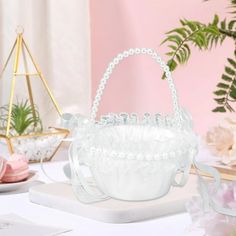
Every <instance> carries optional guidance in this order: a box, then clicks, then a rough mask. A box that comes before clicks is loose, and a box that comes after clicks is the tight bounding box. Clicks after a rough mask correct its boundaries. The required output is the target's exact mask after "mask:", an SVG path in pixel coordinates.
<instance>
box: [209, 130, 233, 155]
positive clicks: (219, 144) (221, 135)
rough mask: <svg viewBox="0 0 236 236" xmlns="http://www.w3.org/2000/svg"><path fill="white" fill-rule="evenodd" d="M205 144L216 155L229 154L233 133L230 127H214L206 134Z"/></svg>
mask: <svg viewBox="0 0 236 236" xmlns="http://www.w3.org/2000/svg"><path fill="white" fill-rule="evenodd" d="M206 144H207V146H208V147H209V149H210V150H211V152H212V154H214V155H216V156H230V155H231V153H232V148H233V145H234V134H233V133H232V132H231V131H230V129H227V128H223V127H220V126H218V127H214V128H213V129H212V130H210V131H208V132H207V134H206Z"/></svg>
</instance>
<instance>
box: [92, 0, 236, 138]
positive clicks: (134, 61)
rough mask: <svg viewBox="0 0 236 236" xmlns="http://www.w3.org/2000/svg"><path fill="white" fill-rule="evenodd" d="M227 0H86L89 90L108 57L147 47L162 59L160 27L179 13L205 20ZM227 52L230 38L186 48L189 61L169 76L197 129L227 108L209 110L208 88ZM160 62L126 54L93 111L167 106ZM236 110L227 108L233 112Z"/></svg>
mask: <svg viewBox="0 0 236 236" xmlns="http://www.w3.org/2000/svg"><path fill="white" fill-rule="evenodd" d="M228 3H229V1H227V0H211V1H209V2H206V3H204V2H203V1H202V0H191V1H189V0H165V1H161V0H139V1H137V0H128V1H127V0H113V1H111V0H99V1H97V0H91V5H90V7H91V25H92V31H91V34H92V91H93V94H92V95H93V97H94V94H95V91H96V88H97V86H98V82H99V80H100V79H101V77H102V75H103V72H104V71H105V69H106V66H107V65H108V63H109V62H110V61H111V60H112V59H113V57H114V56H115V55H116V54H117V53H119V52H120V51H123V50H125V49H128V48H130V47H151V48H154V49H156V50H157V51H158V52H159V53H160V54H161V55H163V58H164V59H167V57H166V56H165V55H164V54H165V52H166V51H167V47H166V46H165V45H164V46H160V42H161V41H162V40H163V38H164V33H165V32H166V31H168V30H170V29H172V28H173V27H176V26H179V24H178V21H179V19H180V18H186V19H195V20H199V21H202V22H206V23H207V22H209V21H211V20H212V19H213V16H214V14H215V13H217V14H219V15H220V16H221V17H222V19H223V18H224V17H226V16H227V15H226V13H225V12H227V11H228V9H226V6H227V4H228ZM232 55H233V42H232V41H231V40H227V41H225V43H224V45H223V46H222V47H218V48H216V49H214V50H212V51H210V52H200V51H198V50H196V49H194V50H193V52H192V57H191V59H190V61H189V63H188V64H187V65H185V66H181V67H179V68H178V69H177V70H176V71H175V72H174V73H173V77H174V79H175V82H176V86H177V90H178V93H179V99H180V103H181V106H183V107H186V108H188V109H189V110H190V112H191V113H192V116H193V119H194V124H195V129H196V131H197V132H199V133H201V134H203V133H205V132H206V130H207V129H209V127H211V126H213V125H215V124H217V123H218V122H219V121H220V120H221V119H222V118H223V117H225V116H229V115H230V114H229V113H228V114H219V113H212V112H211V110H212V109H213V108H215V105H216V104H215V103H214V101H213V94H212V92H213V91H214V89H215V86H216V83H217V81H219V79H220V77H221V74H222V72H223V69H224V64H225V62H226V58H227V57H228V56H232ZM160 76H161V70H160V68H159V67H158V66H157V65H156V64H155V63H154V62H153V61H152V60H151V59H150V58H148V57H147V56H145V57H142V56H136V57H135V58H134V57H132V58H129V59H127V60H126V61H124V62H123V63H122V64H120V65H119V66H118V67H117V69H116V70H115V72H114V74H113V76H112V77H111V80H110V81H109V83H108V86H107V89H106V91H105V93H104V97H103V100H102V102H101V106H100V109H99V114H104V113H107V112H110V111H112V112H120V111H136V112H139V113H143V112H145V111H149V112H155V111H167V110H170V109H171V100H170V93H169V91H168V89H167V85H166V81H161V79H160ZM235 115H236V114H231V116H233V117H235Z"/></svg>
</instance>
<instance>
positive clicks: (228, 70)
mask: <svg viewBox="0 0 236 236" xmlns="http://www.w3.org/2000/svg"><path fill="white" fill-rule="evenodd" d="M225 71H226V72H227V73H228V74H229V75H235V71H234V70H232V69H231V68H230V67H228V66H226V67H225Z"/></svg>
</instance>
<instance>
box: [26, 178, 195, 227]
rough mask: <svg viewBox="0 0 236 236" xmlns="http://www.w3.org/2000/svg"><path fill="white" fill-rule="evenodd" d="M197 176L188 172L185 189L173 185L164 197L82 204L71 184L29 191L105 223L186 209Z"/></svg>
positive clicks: (36, 200) (46, 201)
mask: <svg viewBox="0 0 236 236" xmlns="http://www.w3.org/2000/svg"><path fill="white" fill-rule="evenodd" d="M197 194H198V193H197V176H195V175H191V176H190V178H189V181H188V183H187V184H186V186H185V187H184V188H172V189H171V190H170V192H169V193H168V194H167V195H166V196H165V197H163V198H160V199H156V200H151V201H143V202H128V201H118V200H114V199H109V200H106V201H102V202H97V203H92V204H84V203H81V202H80V201H78V200H77V198H76V197H75V195H74V193H73V191H72V187H71V185H69V184H65V183H51V184H42V185H38V186H35V187H32V188H31V189H30V191H29V198H30V201H31V202H33V203H36V204H39V205H43V206H47V207H51V208H54V209H58V210H62V211H66V212H69V213H72V214H76V215H79V216H83V217H87V218H90V219H95V220H98V221H102V222H107V223H128V222H136V221H141V220H146V219H151V218H156V217H160V216H164V215H170V214H177V213H180V212H184V211H185V203H186V201H188V200H189V199H190V198H191V197H192V196H195V195H197Z"/></svg>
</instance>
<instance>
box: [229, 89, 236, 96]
mask: <svg viewBox="0 0 236 236" xmlns="http://www.w3.org/2000/svg"><path fill="white" fill-rule="evenodd" d="M229 96H230V97H231V98H233V99H236V88H235V87H234V86H231V89H230V93H229Z"/></svg>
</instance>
